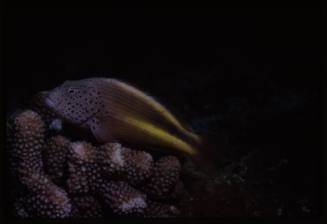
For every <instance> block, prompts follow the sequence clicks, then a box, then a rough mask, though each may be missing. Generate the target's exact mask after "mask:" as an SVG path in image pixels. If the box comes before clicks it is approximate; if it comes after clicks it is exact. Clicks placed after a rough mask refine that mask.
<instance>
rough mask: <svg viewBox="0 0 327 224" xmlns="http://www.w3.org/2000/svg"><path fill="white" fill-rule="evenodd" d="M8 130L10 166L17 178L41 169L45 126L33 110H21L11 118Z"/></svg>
mask: <svg viewBox="0 0 327 224" xmlns="http://www.w3.org/2000/svg"><path fill="white" fill-rule="evenodd" d="M10 127H11V128H10V130H9V133H8V134H9V148H10V151H9V156H10V167H11V170H12V171H13V173H14V175H15V176H17V177H18V178H22V177H24V175H25V174H26V173H34V172H41V171H42V170H43V161H42V150H43V147H44V137H45V127H44V122H43V120H42V119H41V117H40V116H39V115H38V114H37V113H36V112H34V111H31V110H27V111H24V112H21V113H19V114H17V115H16V117H14V118H13V121H12V123H11V126H10Z"/></svg>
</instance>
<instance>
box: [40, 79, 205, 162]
mask: <svg viewBox="0 0 327 224" xmlns="http://www.w3.org/2000/svg"><path fill="white" fill-rule="evenodd" d="M45 104H46V105H47V107H48V108H50V109H51V110H52V111H54V112H55V113H56V114H58V115H59V116H60V117H61V118H62V119H63V120H65V121H68V122H69V123H71V124H73V125H75V126H78V127H80V128H83V129H87V130H89V131H90V132H91V133H92V134H93V136H94V137H95V138H96V140H97V141H98V142H99V143H108V142H117V141H118V142H126V143H128V144H131V145H142V146H146V147H148V148H151V149H164V150H167V151H169V152H173V153H176V154H181V155H186V156H190V157H193V158H199V157H200V155H201V150H200V148H201V145H202V143H203V138H202V137H201V136H200V135H198V134H196V133H195V132H194V131H193V130H192V129H191V128H190V127H189V126H187V125H185V124H183V122H181V121H180V120H179V119H178V118H177V117H176V116H175V115H173V113H172V112H171V111H170V110H169V109H168V108H167V107H165V106H164V105H162V104H161V103H160V102H159V101H158V100H156V99H155V98H154V97H152V96H150V95H149V94H147V93H145V92H144V91H142V90H140V89H139V88H136V87H135V86H133V85H131V84H128V83H126V82H123V81H120V80H118V79H114V78H105V77H94V78H87V79H81V80H68V81H65V82H63V83H62V84H61V85H59V86H58V87H56V88H54V89H52V90H49V91H47V92H46V96H45Z"/></svg>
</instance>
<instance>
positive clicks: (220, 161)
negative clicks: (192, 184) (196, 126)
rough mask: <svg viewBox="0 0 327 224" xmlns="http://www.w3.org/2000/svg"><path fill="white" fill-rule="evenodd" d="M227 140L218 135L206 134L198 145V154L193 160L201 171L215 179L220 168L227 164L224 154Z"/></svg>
mask: <svg viewBox="0 0 327 224" xmlns="http://www.w3.org/2000/svg"><path fill="white" fill-rule="evenodd" d="M226 146H227V139H226V138H225V137H224V136H221V135H217V134H206V135H205V136H202V137H201V141H200V142H199V143H198V145H197V148H198V152H199V153H198V154H197V155H195V156H193V157H192V158H193V159H192V160H193V161H194V163H195V164H196V165H197V166H198V168H199V169H200V170H202V171H203V172H205V173H206V174H207V175H208V176H210V177H213V176H214V175H215V174H217V173H218V171H219V168H221V167H222V166H224V164H225V163H226V161H225V158H224V156H223V153H224V152H225V150H226Z"/></svg>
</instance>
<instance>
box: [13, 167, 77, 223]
mask: <svg viewBox="0 0 327 224" xmlns="http://www.w3.org/2000/svg"><path fill="white" fill-rule="evenodd" d="M23 183H24V184H25V185H26V186H27V188H28V189H29V190H30V191H29V193H28V194H27V195H26V196H24V197H23V198H20V199H19V200H18V202H17V204H16V206H17V208H18V211H19V215H20V216H23V217H44V218H65V217H69V216H70V212H71V203H70V199H69V197H68V195H67V193H66V192H65V191H64V190H63V189H61V188H60V187H58V186H57V185H55V184H54V183H53V182H52V181H51V180H50V179H49V178H48V177H47V176H45V175H43V174H40V173H30V174H29V175H26V177H24V178H23Z"/></svg>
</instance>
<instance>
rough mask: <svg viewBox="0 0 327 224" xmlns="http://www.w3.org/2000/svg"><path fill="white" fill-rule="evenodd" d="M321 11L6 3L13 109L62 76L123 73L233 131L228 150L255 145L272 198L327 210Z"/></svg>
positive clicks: (262, 186) (178, 107)
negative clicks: (326, 197) (326, 200)
mask: <svg viewBox="0 0 327 224" xmlns="http://www.w3.org/2000/svg"><path fill="white" fill-rule="evenodd" d="M320 16H321V15H320V10H319V9H214V8H211V9H160V10H159V9H117V8H116V9H98V10H95V9H89V10H82V9H80V10H73V9H67V10H62V9H52V10H45V9H43V10H41V9H40V10H37V9H33V10H32V9H7V10H6V11H5V21H4V22H5V23H4V24H5V27H4V31H5V32H4V50H5V51H4V52H5V55H4V56H5V64H4V66H5V67H4V68H5V69H4V71H5V94H6V111H7V114H10V113H12V112H13V111H14V110H15V109H17V108H23V107H25V102H26V101H27V100H28V99H30V98H31V96H32V95H33V94H35V93H36V92H38V91H41V90H47V89H50V88H53V87H55V86H57V85H59V84H60V83H62V82H63V81H64V80H69V79H82V78H85V77H92V76H108V77H114V78H120V79H122V80H125V81H127V82H130V83H133V84H135V85H136V86H138V87H140V88H142V89H144V90H146V91H147V92H149V93H151V94H152V95H153V96H155V97H156V98H157V99H159V100H160V101H161V102H163V103H164V104H165V105H167V106H168V107H169V108H172V110H173V111H175V112H176V113H177V114H178V115H179V116H180V117H181V118H182V119H184V120H186V121H188V122H189V123H190V124H191V125H192V126H193V128H194V129H195V130H196V131H197V132H200V133H215V134H218V135H222V136H225V137H226V138H227V139H228V146H227V149H228V150H226V152H225V157H226V158H228V159H229V160H230V161H238V160H239V159H240V158H242V157H244V156H246V155H248V154H249V153H251V152H256V156H255V157H254V159H252V160H253V161H252V162H251V163H249V165H248V166H249V167H248V168H249V169H248V170H249V171H248V173H247V175H248V176H247V179H246V180H247V181H249V182H250V183H251V184H252V185H251V186H254V187H253V189H255V191H257V192H260V194H261V195H262V198H263V199H262V200H263V201H264V200H267V201H271V204H270V205H269V206H270V207H273V208H274V209H278V208H283V212H284V213H283V215H295V216H297V215H318V214H320V203H321V198H322V194H321V189H322V188H321V164H322V160H321V124H322V123H321V105H320V99H321V92H320V91H321V88H320V85H321V84H320V83H321V75H320V69H321V52H320V51H321V36H320V35H321V33H320V32H321V31H320V26H321V24H320ZM274 199H275V201H274V202H272V201H273V200H274ZM274 203H275V204H274ZM272 204H273V205H272ZM303 206H305V207H303ZM308 210H309V212H308ZM271 214H272V215H274V214H275V213H274V212H272V213H271Z"/></svg>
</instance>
